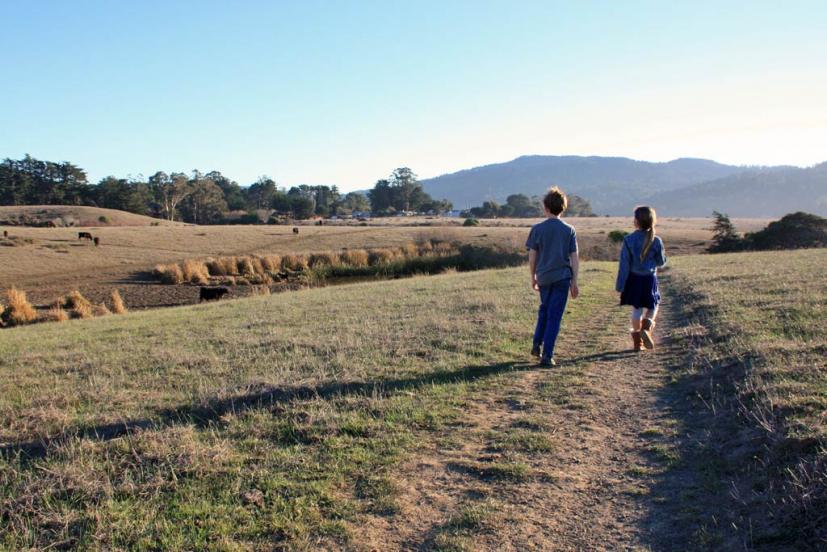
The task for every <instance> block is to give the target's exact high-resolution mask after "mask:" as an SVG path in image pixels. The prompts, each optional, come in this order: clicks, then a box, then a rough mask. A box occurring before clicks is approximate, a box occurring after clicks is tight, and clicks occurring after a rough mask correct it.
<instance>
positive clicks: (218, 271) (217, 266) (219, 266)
mask: <svg viewBox="0 0 827 552" xmlns="http://www.w3.org/2000/svg"><path fill="white" fill-rule="evenodd" d="M204 264H206V265H207V271H209V273H210V276H226V275H227V269H226V267H225V264H224V260H223V259H207V260H206V261H204Z"/></svg>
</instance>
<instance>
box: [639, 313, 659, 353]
mask: <svg viewBox="0 0 827 552" xmlns="http://www.w3.org/2000/svg"><path fill="white" fill-rule="evenodd" d="M654 329H655V321H654V320H652V319H651V318H644V320H643V324H641V327H640V338H641V340H643V345H644V346H646V348H647V349H654V348H655V340H654V339H653V338H652V332H653V331H654Z"/></svg>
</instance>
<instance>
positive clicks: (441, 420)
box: [0, 251, 827, 550]
mask: <svg viewBox="0 0 827 552" xmlns="http://www.w3.org/2000/svg"><path fill="white" fill-rule="evenodd" d="M825 264H827V252H825V251H801V252H796V253H789V254H786V253H770V254H755V253H752V254H734V255H719V256H702V257H685V258H676V259H674V261H673V266H672V268H670V270H669V272H668V273H667V276H666V278H665V279H664V293H665V296H666V298H667V304H666V307H665V314H664V317H663V322H662V323H663V324H664V328H663V329H662V330H661V332H662V333H661V335H662V336H663V337H662V338H663V339H664V341H665V343H664V348H665V349H666V351H667V352H666V356H664V357H660V356H658V355H657V354H655V355H644V356H642V357H640V356H635V355H631V356H630V354H629V353H628V352H626V351H624V350H623V346H624V345H626V344H627V342H628V336H627V335H626V324H627V322H626V317H627V313H626V311H625V309H618V308H614V305H615V304H616V301H617V296H616V294H615V293H614V291H613V283H614V268H615V267H614V265H613V264H611V263H586V264H585V266H584V268H583V275H582V280H583V281H582V284H581V289H582V292H583V297H581V298H580V299H579V300H578V301H577V302H576V303H574V302H573V303H571V307H570V308H569V314H568V315H567V318H566V319H565V323H564V330H563V338H562V342H561V347H560V350H559V356H560V360H562V361H567V362H565V363H564V364H562V365H561V366H560V367H558V368H557V369H555V370H552V371H536V370H532V369H531V368H530V367H529V366H528V365H527V362H526V351H527V347H528V345H529V340H530V334H531V328H532V323H533V319H534V314H535V311H536V296H535V295H534V294H533V293H532V292H531V291H529V290H528V289H527V284H526V281H527V277H526V274H525V269H524V268H518V269H507V270H494V271H480V272H474V273H457V274H447V275H441V276H434V277H419V278H412V279H406V280H397V281H388V282H377V283H368V284H356V285H352V286H342V287H337V288H323V289H313V290H307V291H300V292H296V293H289V294H281V295H276V296H269V297H257V298H251V299H245V300H239V301H232V302H226V303H219V304H210V305H203V306H193V307H181V308H173V309H164V310H154V311H145V312H133V313H130V314H127V315H124V316H120V317H105V318H99V319H94V320H87V321H83V320H78V321H71V322H66V323H62V324H44V325H39V326H32V327H24V328H17V329H10V330H4V331H2V332H0V447H2V448H0V450H2V455H0V520H2V523H0V548H6V549H10V550H17V549H21V548H29V547H35V548H45V547H47V546H52V547H56V548H81V549H88V548H93V549H94V548H104V549H107V548H108V549H111V548H133V549H137V548H154V549H172V550H191V549H212V550H237V549H283V548H287V549H306V550H316V549H331V548H332V549H338V548H347V549H352V550H364V549H371V548H376V547H377V546H379V547H381V546H383V543H386V541H383V540H382V538H383V535H386V534H387V533H386V532H382V531H380V529H382V528H387V527H396V526H399V525H403V524H407V525H408V526H409V527H413V529H411V531H412V533H410V535H411V536H410V538H412V539H414V540H413V541H411V540H405V538H408V537H405V534H404V533H403V534H402V536H401V537H399V538H400V539H402V540H398V541H394V543H395V544H394V545H393V546H391V548H404V547H411V546H413V544H411V543H415V544H416V543H418V544H416V545H417V546H419V545H421V546H422V547H424V548H431V549H438V550H477V549H496V548H497V547H498V546H499V545H501V542H502V539H504V538H506V537H505V535H508V531H509V527H518V528H521V527H523V526H521V525H520V523H523V522H525V520H526V519H527V515H529V514H531V512H535V513H536V512H537V511H539V510H538V508H540V507H543V508H545V505H547V504H552V505H554V506H553V508H552V509H551V510H548V509H547V510H544V511H543V512H542V515H541V516H540V517H541V518H542V519H539V520H533V521H534V523H535V524H534V525H531V527H533V528H534V529H536V528H537V527H540V528H550V529H549V531H551V533H554V531H555V527H561V525H560V524H563V523H569V522H571V521H572V520H577V519H578V516H571V515H567V512H568V513H573V512H582V511H583V508H589V513H588V516H596V517H586V518H585V519H584V520H582V524H580V525H577V526H575V528H574V529H573V531H572V532H571V533H566V534H565V535H566V537H565V539H563V540H562V541H561V540H560V538H561V537H560V536H559V535H558V536H557V537H554V535H553V534H549V535H546V536H545V537H543V536H542V535H540V537H542V539H545V540H542V539H541V540H530V539H531V536H530V535H528V536H524V535H523V533H522V532H521V531H522V529H519V530H518V531H517V533H519V535H517V536H516V537H515V535H514V534H511V535H510V536H509V537H508V538H509V539H517V538H520V539H522V538H525V539H529V540H523V541H519V540H507V542H512V543H513V542H524V543H534V546H535V547H540V548H543V547H545V548H553V547H554V546H557V547H562V546H565V545H571V544H572V543H573V542H575V541H574V540H571V539H573V538H581V537H582V536H583V535H584V534H585V533H584V531H585V532H586V533H588V532H589V530H590V529H591V530H594V529H595V524H597V526H596V527H597V529H600V530H601V531H604V532H603V533H600V535H598V541H599V538H609V537H611V535H614V534H615V533H616V532H617V531H618V530H619V529H618V528H619V527H620V525H623V524H627V523H628V520H634V519H643V522H642V523H651V524H652V525H651V526H649V525H645V526H644V525H641V529H639V530H640V531H642V533H640V534H641V535H643V536H642V537H641V538H640V540H638V541H634V540H631V541H630V540H628V539H627V540H624V539H626V537H624V539H621V540H620V541H612V542H625V543H629V542H642V543H643V544H646V543H648V545H651V547H652V548H655V549H660V548H662V547H663V548H668V547H669V546H667V544H668V543H670V542H672V541H669V540H660V541H658V540H657V539H656V540H654V541H653V540H648V537H647V535H649V534H654V533H655V532H656V533H658V534H663V533H667V536H666V537H659V538H663V539H668V537H669V535H668V534H674V535H678V536H679V537H680V538H682V539H683V538H684V536H686V535H690V536H691V541H682V542H683V544H686V543H688V542H691V544H692V546H693V547H698V548H708V549H715V548H716V547H717V548H720V547H721V546H722V544H723V543H733V542H747V543H750V545H752V546H757V547H761V546H764V547H767V548H768V549H773V547H778V546H780V545H781V544H783V545H788V546H789V545H791V543H793V544H798V545H803V546H809V545H812V544H813V543H817V542H823V541H818V540H817V539H819V538H821V539H823V538H824V536H823V532H822V533H819V531H820V530H821V529H820V528H823V527H824V526H825V524H824V523H823V512H824V511H826V510H827V509H825V508H824V493H825V488H827V485H825V481H826V480H825V471H824V448H823V447H824V439H825V437H824V436H825V430H824V429H825V420H824V417H823V412H824V411H825V404H827V394H826V393H825V360H824V359H825V356H824V353H825V344H826V343H827V328H825V325H824V324H825V319H827V317H825V316H824V308H825V299H826V298H827V287H825V284H824V280H823V278H819V275H820V273H821V271H822V270H823V267H824V266H825ZM676 305H680V306H681V309H680V312H675V311H676V310H677V308H676ZM670 310H671V311H672V314H670ZM768 312H771V313H773V315H772V316H768V315H767V313H768ZM679 314H680V315H681V316H678V315H679ZM670 324H676V325H673V326H670ZM667 333H668V335H667ZM670 339H677V340H679V342H678V344H677V346H670V345H669V344H668V340H670ZM661 363H663V364H662V365H661ZM666 363H668V364H666ZM641 373H648V374H649V375H648V376H646V377H645V378H643V379H636V378H638V377H639V375H640V374H641ZM523 375H525V376H526V377H522V376H523ZM609 376H611V378H614V379H607V378H609ZM617 378H619V379H617ZM628 381H631V382H632V384H631V385H629V386H627V388H626V389H625V391H624V393H625V394H620V395H618V396H615V395H614V394H613V393H614V390H615V388H622V387H623V385H624V382H628ZM635 393H640V396H638V398H637V399H635V397H636V395H635ZM696 398H697V400H696ZM617 401H626V402H625V403H624V402H621V403H618V404H623V408H621V409H619V410H622V411H623V412H615V413H611V412H610V411H614V410H617V409H615V408H614V407H615V406H616V405H615V402H617ZM643 405H649V406H646V409H644V410H641V408H643ZM633 407H634V409H633V410H632V408H633ZM699 409H700V410H699ZM701 411H703V412H708V413H709V417H711V419H712V421H711V422H709V423H708V418H707V417H705V416H706V415H705V414H703V412H701ZM630 417H631V419H630ZM489 418H493V419H489ZM549 420H552V422H550V421H549ZM618 423H621V425H620V426H615V425H613V424H618ZM623 424H627V425H623ZM618 427H620V428H622V429H618ZM561 430H563V431H561ZM472 438H473V439H476V440H477V441H479V442H478V443H471V442H470V441H469V439H472ZM621 443H625V444H624V445H623V447H633V449H628V448H623V447H620V445H619V444H621ZM681 443H682V444H681ZM472 445H473V446H472ZM423 450H427V451H437V452H438V453H439V454H444V455H446V456H447V461H446V462H445V469H446V470H448V471H444V472H433V473H432V472H429V471H428V469H427V466H426V467H425V468H422V467H421V466H422V462H423V461H424V460H423V458H422V456H421V455H420V453H421V452H422V451H423ZM442 451H447V452H444V453H443V452H442ZM601 462H602V463H601ZM555 465H556V466H557V467H555ZM601 466H604V467H605V466H609V467H612V469H611V470H610V471H602V468H601ZM410 470H414V473H413V475H412V476H411V477H406V476H408V475H410V474H409V473H408V472H409V471H410ZM687 473H691V475H692V477H691V478H689V476H688V475H687ZM451 474H459V475H456V476H455V475H451ZM451 477H458V478H460V479H461V481H462V485H461V486H459V487H456V488H454V487H451V486H449V485H447V484H446V485H443V487H445V488H442V487H439V485H438V482H439V481H441V479H440V478H451ZM449 481H451V482H453V481H455V480H454V479H449ZM688 482H691V483H692V484H691V485H690V484H689V483H688ZM452 484H453V483H452ZM423 485H425V486H431V487H437V488H438V490H439V493H436V491H434V492H435V493H436V498H435V499H434V500H441V501H442V503H444V504H447V505H446V506H443V507H442V509H441V510H439V511H437V512H429V511H427V507H428V506H427V505H424V504H421V503H420V502H417V501H416V497H417V496H420V495H418V494H417V493H416V492H414V491H412V490H411V487H415V488H419V487H421V486H423ZM664 485H666V488H667V490H669V489H671V490H669V492H666V491H664ZM670 485H671V487H670ZM558 490H559V491H558ZM598 490H601V492H603V491H607V490H608V491H611V493H610V494H609V495H605V494H595V493H597V492H598ZM440 493H441V494H440ZM451 493H453V494H451ZM549 493H551V494H549ZM555 493H559V494H555ZM429 496H433V495H429ZM529 496H530V497H533V498H531V499H528V498H527V497H529ZM411 497H414V498H413V499H412V498H411ZM601 497H606V498H610V499H612V500H614V501H615V502H614V503H613V505H614V506H615V507H616V508H617V511H612V510H601V509H599V508H593V507H592V506H589V505H590V504H593V503H594V504H598V505H600V504H604V503H603V502H602V498H601ZM578 500H579V501H580V502H578ZM709 501H713V502H714V504H713V506H709ZM562 503H565V509H564V511H563V512H562V513H558V514H559V515H557V514H555V513H554V511H555V509H556V508H557V507H559V506H560V505H561V504H562ZM606 504H607V506H606V507H612V504H609V503H606ZM431 507H432V506H431ZM527 509H528V510H527ZM641 511H643V512H645V513H646V517H644V518H641V517H640V512H641ZM713 514H714V515H713ZM555 515H556V516H557V517H556V518H555V519H553V520H552V519H551V517H552V516H555ZM601 515H608V516H610V517H609V519H608V521H606V524H607V525H606V526H605V527H604V524H603V523H602V522H601V521H600V520H601V519H602V518H601V517H600V516H601ZM419 516H423V517H424V518H426V519H425V521H426V522H427V523H424V524H420V525H417V524H416V519H415V518H418V517H419ZM428 516H430V517H428ZM529 517H530V516H529ZM730 518H731V519H730ZM624 520H626V521H624ZM646 520H653V521H646ZM664 523H667V524H671V525H669V527H668V529H666V530H664V526H663V524H664ZM555 524H557V525H555ZM584 524H585V525H584ZM618 524H620V525H618ZM420 528H421V529H422V530H420ZM424 530H427V534H426V533H423V532H422V531H424ZM718 533H727V536H726V537H723V536H719V535H718ZM624 534H628V533H624ZM377 535H379V536H378V537H377ZM521 535H522V536H521ZM535 536H536V535H535ZM538 538H539V537H538ZM687 538H688V537H687ZM566 539H569V540H566ZM733 539H734V540H733ZM598 541H585V542H590V543H591V544H592V545H594V546H597V542H598ZM577 542H583V541H582V540H581V541H577ZM538 543H539V544H538ZM555 543H556V544H555ZM673 544H674V543H673ZM526 546H527V547H528V545H526Z"/></svg>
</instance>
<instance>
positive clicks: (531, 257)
mask: <svg viewBox="0 0 827 552" xmlns="http://www.w3.org/2000/svg"><path fill="white" fill-rule="evenodd" d="M528 269H529V270H530V271H531V289H533V290H534V291H539V289H540V287H539V286H538V285H537V250H536V249H529V250H528Z"/></svg>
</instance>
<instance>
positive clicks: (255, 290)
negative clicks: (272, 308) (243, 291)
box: [250, 286, 270, 295]
mask: <svg viewBox="0 0 827 552" xmlns="http://www.w3.org/2000/svg"><path fill="white" fill-rule="evenodd" d="M250 295H270V287H269V286H253V287H252V288H250Z"/></svg>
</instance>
